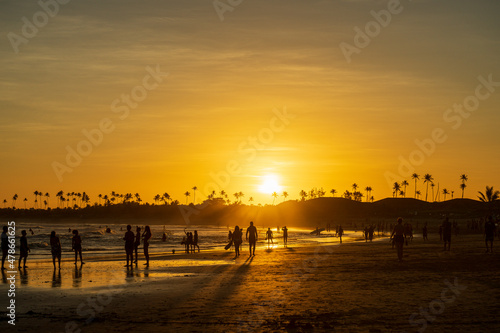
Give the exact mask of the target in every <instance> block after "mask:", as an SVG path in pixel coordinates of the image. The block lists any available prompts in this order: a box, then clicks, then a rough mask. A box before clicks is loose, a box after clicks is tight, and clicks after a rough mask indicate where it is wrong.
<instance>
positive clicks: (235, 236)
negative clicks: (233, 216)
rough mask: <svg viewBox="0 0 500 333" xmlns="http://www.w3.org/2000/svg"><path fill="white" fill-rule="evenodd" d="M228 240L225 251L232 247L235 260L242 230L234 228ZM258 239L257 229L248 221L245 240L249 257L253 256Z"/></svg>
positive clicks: (238, 250)
mask: <svg viewBox="0 0 500 333" xmlns="http://www.w3.org/2000/svg"><path fill="white" fill-rule="evenodd" d="M285 229H286V227H285ZM270 230H271V229H270V228H269V229H268V232H269V231H270ZM287 230H288V229H287ZM271 234H272V231H271ZM287 237H288V235H287ZM228 238H229V244H227V245H226V247H225V249H226V250H227V249H229V248H230V247H231V246H234V259H236V258H238V257H239V256H240V248H241V244H242V243H243V229H240V227H239V226H235V227H234V231H233V232H231V231H229V234H228ZM258 238H259V235H258V233H257V228H256V227H255V226H254V225H253V221H250V226H249V227H248V228H247V232H246V234H245V239H246V240H247V241H248V247H249V252H250V256H254V255H255V246H256V245H257V240H258Z"/></svg>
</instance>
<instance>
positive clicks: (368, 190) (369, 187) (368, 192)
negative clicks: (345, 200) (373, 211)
mask: <svg viewBox="0 0 500 333" xmlns="http://www.w3.org/2000/svg"><path fill="white" fill-rule="evenodd" d="M365 191H366V202H368V200H369V199H370V194H371V193H372V187H371V186H367V187H365Z"/></svg>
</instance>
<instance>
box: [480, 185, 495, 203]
mask: <svg viewBox="0 0 500 333" xmlns="http://www.w3.org/2000/svg"><path fill="white" fill-rule="evenodd" d="M478 193H479V195H478V196H477V197H478V198H479V200H480V201H482V202H493V201H497V200H498V199H499V198H500V191H495V190H494V189H493V186H486V192H484V193H483V192H481V191H478Z"/></svg>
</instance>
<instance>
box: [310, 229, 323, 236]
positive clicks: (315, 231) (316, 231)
mask: <svg viewBox="0 0 500 333" xmlns="http://www.w3.org/2000/svg"><path fill="white" fill-rule="evenodd" d="M325 230H326V229H325V228H319V229H317V230H314V231H311V232H310V233H309V234H310V235H314V234H317V233H318V232H322V231H325Z"/></svg>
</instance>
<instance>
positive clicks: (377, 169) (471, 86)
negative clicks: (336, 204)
mask: <svg viewBox="0 0 500 333" xmlns="http://www.w3.org/2000/svg"><path fill="white" fill-rule="evenodd" d="M60 2H61V3H59V2H56V0H46V1H45V2H44V3H46V4H47V5H46V8H45V9H43V8H42V7H41V5H40V4H38V3H37V2H33V1H32V2H24V1H23V2H20V1H2V3H1V4H0V9H1V10H0V22H1V23H0V31H1V35H2V36H4V37H3V38H2V39H1V42H0V133H1V136H0V151H1V156H2V158H1V163H0V177H1V179H2V181H1V184H0V200H2V201H3V199H7V200H8V201H9V203H10V202H11V198H12V196H13V195H14V193H17V194H18V195H19V196H20V197H21V198H24V197H27V198H28V199H29V200H30V201H32V200H33V195H32V193H33V192H34V191H35V190H38V191H42V192H44V193H45V192H49V193H51V196H52V197H55V193H56V192H57V191H59V190H63V191H64V192H68V191H69V192H83V191H86V192H87V193H89V195H90V197H91V200H92V202H94V201H97V194H98V193H102V194H107V193H108V194H109V193H110V192H111V191H116V192H118V193H126V192H131V193H136V192H138V193H140V194H141V196H142V198H143V200H144V201H149V202H152V201H153V200H152V198H153V196H154V195H155V194H156V193H164V192H168V193H169V194H170V195H171V196H172V197H174V198H175V199H178V200H179V201H180V202H185V197H184V196H183V193H184V192H186V191H188V190H189V191H191V192H193V191H192V190H191V188H192V187H193V186H197V187H198V189H199V190H198V191H197V194H196V196H197V202H201V200H203V199H205V198H206V195H207V194H208V193H207V192H209V190H211V189H216V190H218V191H219V190H221V189H224V190H225V191H226V192H228V193H230V194H232V193H234V192H239V191H242V192H243V193H245V197H244V198H243V202H248V199H249V198H250V197H253V198H254V199H255V202H254V203H263V204H264V203H271V202H272V201H273V198H272V197H271V196H270V195H269V194H264V193H261V192H260V191H259V187H260V186H261V185H262V184H263V182H264V180H265V178H266V177H268V178H269V175H275V177H276V178H277V180H276V181H278V183H279V184H278V185H280V187H279V190H280V191H287V192H288V193H289V197H288V199H297V198H299V195H298V193H299V191H300V190H302V189H304V190H310V189H311V188H313V187H317V188H320V187H323V188H324V189H325V190H326V191H327V193H328V192H329V191H330V190H331V189H332V188H333V189H336V190H337V192H338V193H342V192H344V191H345V190H351V185H352V184H353V183H357V184H359V186H360V188H361V189H364V188H365V187H366V186H371V187H372V188H373V192H372V194H373V196H374V197H375V199H376V200H378V199H382V198H384V197H390V196H392V183H393V182H394V181H396V180H398V181H400V180H402V179H407V180H408V181H409V182H410V184H411V186H410V188H409V189H408V191H409V193H413V181H411V179H410V177H408V173H409V171H408V170H411V171H414V172H417V173H419V174H420V175H421V177H422V176H423V174H425V173H430V174H432V176H433V177H434V179H435V182H436V185H437V184H438V183H439V186H440V189H441V190H442V189H443V188H447V189H448V190H449V191H455V197H458V196H459V193H460V189H459V184H460V179H459V176H460V175H461V174H463V173H465V174H467V175H468V176H469V181H468V182H467V185H468V187H467V189H466V191H465V194H466V197H470V198H476V193H477V191H478V190H483V189H484V187H485V186H486V185H490V186H491V185H493V186H496V187H500V176H499V175H498V169H499V167H500V159H499V154H500V153H499V152H500V149H499V148H500V147H499V145H500V140H499V139H498V129H497V127H498V124H499V119H500V115H499V112H498V111H499V110H500V83H495V82H500V62H499V60H498V59H499V55H500V21H499V20H498V14H499V13H500V3H499V2H498V1H493V0H491V1H463V0H448V1H425V0H421V1H417V0H413V1H409V0H401V1H400V2H399V3H398V2H397V1H395V0H391V1H363V0H357V1H354V0H353V1H348V0H345V1H290V0H288V1H284V0H283V1H262V0H253V1H231V2H228V0H221V1H214V2H212V1H194V0H193V1H144V2H136V1H104V2H103V1H85V2H82V1H69V2H67V0H65V1H63V0H60ZM65 2H67V3H65ZM214 3H215V4H216V6H214ZM230 3H232V4H233V5H230ZM221 17H222V18H223V20H221ZM377 19H378V20H377ZM359 31H361V33H359ZM346 45H348V46H346ZM346 50H348V51H346ZM353 50H355V52H354V51H353ZM346 55H347V56H346ZM166 73H168V75H167V74H166ZM488 81H489V82H490V83H488ZM464 103H466V104H467V103H468V104H467V105H466V107H467V108H468V109H465V107H463V108H462V110H460V109H459V108H460V105H462V104H464ZM454 105H458V108H454ZM448 110H449V111H448ZM467 110H472V111H467ZM283 114H285V116H284V115H283ZM278 115H280V116H278ZM439 129H440V130H439ZM84 131H87V132H89V133H93V135H94V136H93V137H92V138H93V139H92V140H94V143H92V142H91V140H89V139H88V138H87V136H86V135H85V134H84ZM435 131H438V132H437V134H439V135H437V134H436V133H435V137H434V138H433V134H432V133H433V132H435ZM99 133H102V134H99ZM416 140H417V141H419V142H423V143H424V145H423V146H419V145H417V143H416ZM430 140H432V143H430V142H431V141H430ZM425 144H426V145H425ZM422 147H423V148H422ZM68 149H69V150H74V151H77V152H78V149H79V150H80V152H81V153H82V154H79V155H80V158H75V157H74V156H73V157H72V158H73V159H69V161H70V162H71V163H68V161H67V155H68ZM83 155H85V156H83ZM401 159H404V160H405V161H408V162H401ZM411 161H413V162H411ZM402 163H403V164H407V165H406V166H405V167H406V168H405V167H402V166H401V164H402ZM70 164H71V165H70ZM408 166H409V167H408ZM228 169H229V171H228ZM70 171H71V172H70ZM226 175H229V176H228V177H226ZM394 177H396V178H394ZM394 179H395V180H394ZM419 189H421V190H424V186H423V184H422V182H421V181H420V183H419ZM423 193H424V191H423ZM424 194H425V193H424ZM410 196H411V195H410ZM52 200H53V201H54V199H52ZM279 200H282V198H280V199H279ZM190 201H192V197H191V198H190ZM18 206H22V205H19V204H18ZM2 207H3V206H2Z"/></svg>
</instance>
